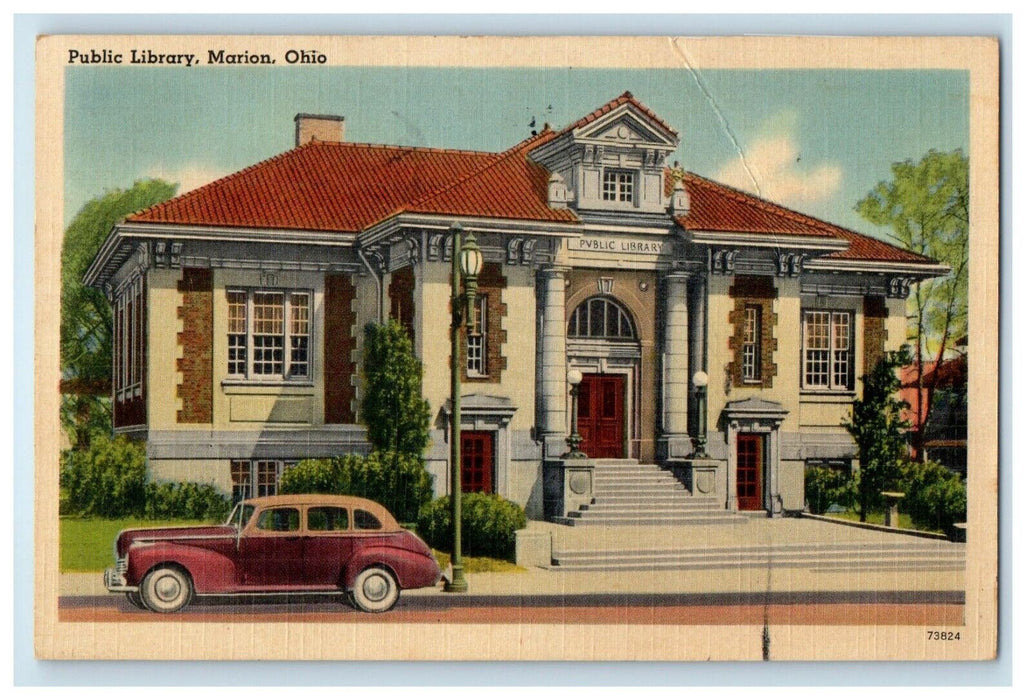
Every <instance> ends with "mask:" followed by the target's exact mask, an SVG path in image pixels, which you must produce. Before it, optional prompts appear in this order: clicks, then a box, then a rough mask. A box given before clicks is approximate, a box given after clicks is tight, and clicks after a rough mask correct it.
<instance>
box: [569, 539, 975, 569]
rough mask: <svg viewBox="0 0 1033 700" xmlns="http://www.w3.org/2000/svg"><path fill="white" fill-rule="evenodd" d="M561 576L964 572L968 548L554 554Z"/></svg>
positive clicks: (923, 545)
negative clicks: (577, 573)
mask: <svg viewBox="0 0 1033 700" xmlns="http://www.w3.org/2000/svg"><path fill="white" fill-rule="evenodd" d="M552 567H553V568H554V569H556V570H561V571H634V570H653V571H656V570H671V569H686V570H689V569H721V568H735V569H741V568H765V567H779V568H805V569H809V570H811V571H821V572H835V571H843V572H851V571H863V572H876V571H899V570H910V571H960V570H963V569H964V568H965V545H964V544H961V543H953V542H942V541H937V540H918V539H916V540H914V541H912V542H893V543H880V544H872V543H863V542H858V543H845V544H832V543H805V544H780V545H744V546H725V547H699V546H696V547H680V548H666V549H660V548H651V549H647V548H643V549H624V550H616V549H611V550H606V549H586V550H576V551H574V550H567V551H560V550H557V551H553V553H552Z"/></svg>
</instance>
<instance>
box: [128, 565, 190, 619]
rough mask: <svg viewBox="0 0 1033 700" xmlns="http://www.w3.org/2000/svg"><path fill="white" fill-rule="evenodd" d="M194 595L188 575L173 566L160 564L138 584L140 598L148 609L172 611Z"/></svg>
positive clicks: (158, 611) (164, 611) (178, 608)
mask: <svg viewBox="0 0 1033 700" xmlns="http://www.w3.org/2000/svg"><path fill="white" fill-rule="evenodd" d="M193 597H194V586H193V583H192V582H191V581H190V576H189V575H188V574H187V573H186V572H185V571H183V570H182V569H180V568H178V567H174V566H161V567H158V568H157V569H154V570H153V571H151V572H149V573H148V574H147V575H146V576H144V578H143V583H142V584H141V585H140V598H141V599H142V600H143V604H144V605H146V606H147V609H148V610H151V611H153V612H157V613H174V612H176V611H178V610H182V609H183V607H184V606H186V605H187V603H189V602H190V600H191V599H192V598H193Z"/></svg>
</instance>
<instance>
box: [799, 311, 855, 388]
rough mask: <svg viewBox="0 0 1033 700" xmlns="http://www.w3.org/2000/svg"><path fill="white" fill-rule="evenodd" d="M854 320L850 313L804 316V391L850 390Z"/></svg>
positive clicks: (836, 312) (852, 381)
mask: <svg viewBox="0 0 1033 700" xmlns="http://www.w3.org/2000/svg"><path fill="white" fill-rule="evenodd" d="M852 326H853V317H852V314H851V313H850V312H849V311H804V312H803V388H804V389H832V390H850V389H852V388H853V383H854V375H853V356H854V343H853V331H852Z"/></svg>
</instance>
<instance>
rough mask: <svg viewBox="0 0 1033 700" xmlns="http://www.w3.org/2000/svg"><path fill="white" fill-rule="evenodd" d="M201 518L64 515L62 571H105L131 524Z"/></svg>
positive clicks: (507, 565) (443, 558)
mask: <svg viewBox="0 0 1033 700" xmlns="http://www.w3.org/2000/svg"><path fill="white" fill-rule="evenodd" d="M205 524H208V523H205V522H204V521H199V520H170V521H156V520H143V519H141V518H120V519H117V520H105V519H102V518H80V517H75V516H63V517H62V518H61V571H62V572H65V573H71V572H85V571H103V570H104V569H106V568H107V567H109V566H112V565H114V563H115V558H114V557H115V555H114V553H113V552H112V549H111V547H112V545H113V543H114V541H115V536H116V535H118V533H119V532H121V531H122V530H125V529H126V528H129V527H162V526H165V525H205ZM434 555H435V556H436V557H437V559H438V564H439V565H440V566H441V569H442V570H444V569H445V568H446V567H447V566H448V562H449V555H448V554H445V553H444V552H439V551H437V550H435V551H434ZM463 564H464V566H465V571H466V573H468V574H480V573H484V572H491V571H494V572H505V573H518V572H524V571H527V569H525V568H523V567H522V566H517V565H516V564H513V563H511V562H508V561H504V560H502V559H492V558H491V557H464V558H463Z"/></svg>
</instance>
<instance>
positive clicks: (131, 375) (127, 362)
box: [112, 277, 145, 401]
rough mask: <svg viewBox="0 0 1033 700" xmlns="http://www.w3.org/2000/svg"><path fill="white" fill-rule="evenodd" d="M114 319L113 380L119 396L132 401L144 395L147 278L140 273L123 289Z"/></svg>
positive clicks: (121, 398)
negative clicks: (141, 276) (144, 281)
mask: <svg viewBox="0 0 1033 700" xmlns="http://www.w3.org/2000/svg"><path fill="white" fill-rule="evenodd" d="M112 317H113V320H114V330H113V336H114V342H113V343H112V351H113V352H112V355H113V358H114V365H115V367H114V373H113V375H114V376H113V377H112V379H113V383H114V389H115V398H116V399H117V400H118V401H128V400H130V399H132V398H133V397H134V396H140V393H141V388H142V386H143V360H144V351H143V346H144V332H145V331H144V327H143V280H142V279H140V278H139V277H137V278H136V279H134V280H133V281H132V282H130V283H129V284H127V285H126V287H125V288H124V289H123V290H122V291H121V292H120V293H119V295H118V297H117V299H116V300H115V303H114V308H113V310H112Z"/></svg>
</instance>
